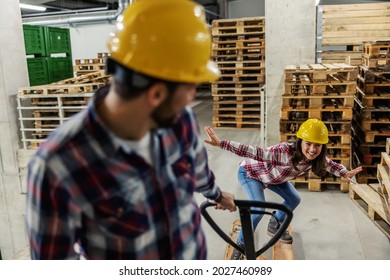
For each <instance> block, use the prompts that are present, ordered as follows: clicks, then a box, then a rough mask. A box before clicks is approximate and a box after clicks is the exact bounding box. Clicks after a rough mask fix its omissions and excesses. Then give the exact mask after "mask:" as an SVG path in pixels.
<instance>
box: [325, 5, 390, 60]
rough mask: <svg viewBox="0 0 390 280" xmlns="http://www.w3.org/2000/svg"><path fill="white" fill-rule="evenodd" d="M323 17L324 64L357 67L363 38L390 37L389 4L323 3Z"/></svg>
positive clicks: (364, 39)
mask: <svg viewBox="0 0 390 280" xmlns="http://www.w3.org/2000/svg"><path fill="white" fill-rule="evenodd" d="M320 8H321V9H322V10H323V16H322V43H321V45H322V52H321V53H322V63H340V62H345V61H346V60H348V64H350V65H354V66H358V65H360V61H361V52H362V43H363V42H364V41H374V40H383V39H386V38H389V37H390V27H389V25H388V22H389V19H390V13H389V12H388V11H389V9H390V3H369V4H347V5H340V4H337V5H324V6H321V7H320Z"/></svg>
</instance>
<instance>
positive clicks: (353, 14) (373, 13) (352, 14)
mask: <svg viewBox="0 0 390 280" xmlns="http://www.w3.org/2000/svg"><path fill="white" fill-rule="evenodd" d="M386 16H389V12H388V11H387V10H356V11H351V10H349V11H340V12H329V11H323V16H322V17H323V18H324V19H326V18H359V17H374V18H375V17H386Z"/></svg>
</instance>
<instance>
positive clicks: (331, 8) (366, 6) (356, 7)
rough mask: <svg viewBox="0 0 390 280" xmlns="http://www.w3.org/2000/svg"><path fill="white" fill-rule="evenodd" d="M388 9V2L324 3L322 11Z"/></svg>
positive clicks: (389, 4) (389, 6) (389, 5)
mask: <svg viewBox="0 0 390 280" xmlns="http://www.w3.org/2000/svg"><path fill="white" fill-rule="evenodd" d="M381 9H390V3H376V4H343V5H324V6H322V10H323V11H324V12H337V11H360V10H381Z"/></svg>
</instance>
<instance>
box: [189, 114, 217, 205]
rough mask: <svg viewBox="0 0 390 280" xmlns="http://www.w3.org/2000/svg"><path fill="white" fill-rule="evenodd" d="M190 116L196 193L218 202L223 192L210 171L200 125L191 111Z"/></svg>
mask: <svg viewBox="0 0 390 280" xmlns="http://www.w3.org/2000/svg"><path fill="white" fill-rule="evenodd" d="M188 112H189V116H190V125H191V130H192V131H193V139H192V148H191V150H192V153H193V157H194V168H195V174H196V175H195V176H196V189H195V191H197V192H200V193H202V194H203V195H204V196H205V197H207V198H209V199H213V200H218V198H219V197H220V196H221V194H222V193H221V190H220V188H219V186H218V185H217V184H216V183H215V176H214V173H213V172H212V171H211V170H210V168H209V164H208V157H207V151H206V148H205V146H204V145H203V141H202V139H201V137H200V129H199V124H198V122H197V120H196V118H195V115H194V114H193V113H192V111H191V110H189V111H188Z"/></svg>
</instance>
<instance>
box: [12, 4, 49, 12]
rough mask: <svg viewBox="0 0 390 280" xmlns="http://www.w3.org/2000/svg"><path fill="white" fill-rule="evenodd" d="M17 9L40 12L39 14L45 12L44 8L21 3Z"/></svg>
mask: <svg viewBox="0 0 390 280" xmlns="http://www.w3.org/2000/svg"><path fill="white" fill-rule="evenodd" d="M19 7H20V8H21V9H28V10H34V11H40V12H44V11H46V8H45V7H42V6H36V5H28V4H22V3H20V4H19Z"/></svg>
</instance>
